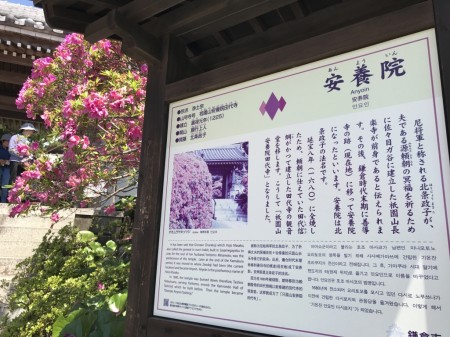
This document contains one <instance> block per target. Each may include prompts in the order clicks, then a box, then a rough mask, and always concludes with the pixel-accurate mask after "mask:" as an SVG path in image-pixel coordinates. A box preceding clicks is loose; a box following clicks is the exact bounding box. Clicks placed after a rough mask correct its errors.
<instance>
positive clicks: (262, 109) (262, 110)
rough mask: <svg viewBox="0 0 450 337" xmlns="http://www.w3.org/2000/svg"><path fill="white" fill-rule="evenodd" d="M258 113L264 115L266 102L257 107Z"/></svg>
mask: <svg viewBox="0 0 450 337" xmlns="http://www.w3.org/2000/svg"><path fill="white" fill-rule="evenodd" d="M259 111H261V115H263V116H264V114H265V113H266V102H264V101H263V102H262V103H261V106H260V107H259Z"/></svg>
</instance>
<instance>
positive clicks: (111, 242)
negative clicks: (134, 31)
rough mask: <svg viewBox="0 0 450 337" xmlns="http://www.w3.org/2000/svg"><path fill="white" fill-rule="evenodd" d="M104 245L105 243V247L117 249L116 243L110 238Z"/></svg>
mask: <svg viewBox="0 0 450 337" xmlns="http://www.w3.org/2000/svg"><path fill="white" fill-rule="evenodd" d="M105 245H106V247H108V248H110V249H112V250H116V249H117V244H116V243H115V242H114V241H112V240H109V241H108V242H106V244H105Z"/></svg>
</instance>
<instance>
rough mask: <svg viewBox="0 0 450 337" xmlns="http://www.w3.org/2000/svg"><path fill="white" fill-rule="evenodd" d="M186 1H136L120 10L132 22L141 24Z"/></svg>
mask: <svg viewBox="0 0 450 337" xmlns="http://www.w3.org/2000/svg"><path fill="white" fill-rule="evenodd" d="M184 1H185V0H152V1H148V0H134V1H131V2H129V3H128V4H127V5H125V6H123V7H122V8H120V12H121V13H122V14H123V15H125V16H126V17H127V18H128V19H129V20H130V21H131V22H136V23H139V22H141V21H143V20H146V19H148V18H151V17H152V16H154V15H156V14H159V13H161V12H163V11H165V10H167V9H169V8H171V7H174V6H176V5H178V4H180V3H182V2H184Z"/></svg>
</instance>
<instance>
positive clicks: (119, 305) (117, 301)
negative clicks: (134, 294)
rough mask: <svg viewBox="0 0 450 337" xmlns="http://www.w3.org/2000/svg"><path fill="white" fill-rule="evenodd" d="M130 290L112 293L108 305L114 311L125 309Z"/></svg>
mask: <svg viewBox="0 0 450 337" xmlns="http://www.w3.org/2000/svg"><path fill="white" fill-rule="evenodd" d="M127 297H128V292H124V293H118V294H115V295H112V296H111V297H110V298H109V299H108V307H109V310H111V311H112V312H114V313H119V312H121V311H122V310H124V309H125V305H126V304H127Z"/></svg>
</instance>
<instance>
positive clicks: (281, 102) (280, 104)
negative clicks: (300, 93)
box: [259, 92, 286, 120]
mask: <svg viewBox="0 0 450 337" xmlns="http://www.w3.org/2000/svg"><path fill="white" fill-rule="evenodd" d="M285 106H286V101H285V99H284V98H283V97H280V99H278V98H277V96H275V94H274V93H273V92H272V94H271V95H270V97H269V100H268V101H267V103H266V102H264V101H263V102H262V103H261V106H260V107H259V111H260V112H261V114H262V115H264V113H265V112H267V114H268V115H269V117H270V119H272V120H273V119H274V118H275V115H276V114H277V112H278V109H280V111H283V109H284V107H285Z"/></svg>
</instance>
